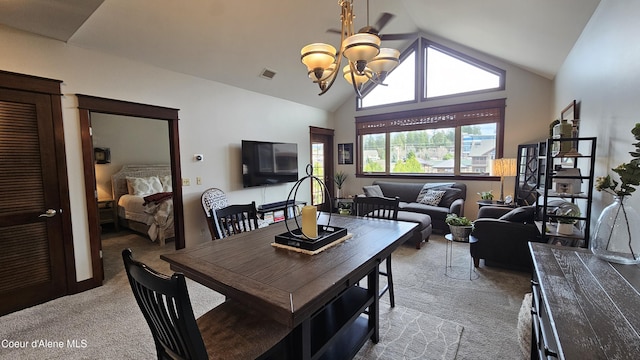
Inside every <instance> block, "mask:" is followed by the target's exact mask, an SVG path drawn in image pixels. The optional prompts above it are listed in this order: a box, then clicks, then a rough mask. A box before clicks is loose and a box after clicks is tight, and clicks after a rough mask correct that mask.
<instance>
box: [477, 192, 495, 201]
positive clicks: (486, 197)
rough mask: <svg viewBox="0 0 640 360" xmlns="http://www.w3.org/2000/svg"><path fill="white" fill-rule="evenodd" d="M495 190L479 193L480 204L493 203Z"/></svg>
mask: <svg viewBox="0 0 640 360" xmlns="http://www.w3.org/2000/svg"><path fill="white" fill-rule="evenodd" d="M492 191H493V190H489V191H481V192H479V193H478V195H480V199H481V200H480V202H483V203H491V202H492V201H493V193H492Z"/></svg>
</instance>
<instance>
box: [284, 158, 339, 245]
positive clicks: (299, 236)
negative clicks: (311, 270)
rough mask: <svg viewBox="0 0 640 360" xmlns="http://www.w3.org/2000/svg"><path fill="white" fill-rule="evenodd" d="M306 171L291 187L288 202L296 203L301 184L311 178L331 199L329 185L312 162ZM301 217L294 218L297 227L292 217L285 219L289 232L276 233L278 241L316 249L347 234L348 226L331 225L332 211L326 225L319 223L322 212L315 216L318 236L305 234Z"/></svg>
mask: <svg viewBox="0 0 640 360" xmlns="http://www.w3.org/2000/svg"><path fill="white" fill-rule="evenodd" d="M305 171H306V174H307V176H305V177H303V178H301V179H300V180H298V181H296V183H295V184H294V185H293V187H292V188H291V191H290V192H289V196H287V204H295V201H296V197H297V196H298V190H299V189H300V185H301V184H302V183H303V182H304V181H305V180H307V179H309V180H310V181H312V182H313V181H315V182H316V183H317V184H318V185H319V186H320V188H321V189H322V190H323V193H324V194H325V196H326V198H327V199H331V194H329V190H328V189H327V186H326V185H325V183H324V182H323V181H322V180H321V179H320V178H318V177H317V176H314V175H313V167H312V166H311V164H307V167H306V170H305ZM303 215H304V214H303ZM300 218H301V217H298V216H295V217H294V218H293V220H294V222H295V225H296V227H295V228H293V229H292V228H291V227H289V220H290V219H289V218H287V219H285V222H284V223H285V226H286V228H287V232H286V233H284V234H280V235H276V238H275V241H276V243H278V244H282V245H287V246H291V247H295V248H301V249H304V250H311V251H315V250H317V249H319V248H321V247H324V246H326V245H328V244H330V243H332V242H334V241H336V240H339V239H341V238H342V237H344V236H346V235H347V229H346V228H340V227H337V226H331V225H330V224H331V212H329V218H328V220H327V224H326V225H321V224H318V223H317V222H318V219H319V218H320V213H317V215H316V216H315V226H316V227H317V236H315V237H311V236H308V234H305V232H304V231H302V229H303V226H301V224H300V221H299V219H300ZM305 220H306V219H303V223H305Z"/></svg>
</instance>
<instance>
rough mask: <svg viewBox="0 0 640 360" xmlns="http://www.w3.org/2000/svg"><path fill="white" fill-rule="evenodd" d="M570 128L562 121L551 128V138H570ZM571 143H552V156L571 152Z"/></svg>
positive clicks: (567, 123) (569, 125) (565, 121)
mask: <svg viewBox="0 0 640 360" xmlns="http://www.w3.org/2000/svg"><path fill="white" fill-rule="evenodd" d="M571 130H572V126H571V124H569V122H567V120H565V119H563V120H562V121H560V123H559V124H558V125H556V126H554V127H553V138H554V139H562V138H570V137H571ZM571 145H572V143H571V142H570V141H554V142H553V149H552V150H553V151H552V154H553V155H554V156H558V155H564V154H566V153H568V152H569V150H571Z"/></svg>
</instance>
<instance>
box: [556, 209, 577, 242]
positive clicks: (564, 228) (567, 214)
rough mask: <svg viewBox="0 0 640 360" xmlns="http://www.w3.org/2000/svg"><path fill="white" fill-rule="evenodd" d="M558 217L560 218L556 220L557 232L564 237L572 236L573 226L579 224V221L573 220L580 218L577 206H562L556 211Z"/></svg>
mask: <svg viewBox="0 0 640 360" xmlns="http://www.w3.org/2000/svg"><path fill="white" fill-rule="evenodd" d="M572 205H573V204H572ZM556 215H559V216H560V217H558V218H556V219H557V221H558V227H557V229H556V232H557V233H558V234H562V235H572V234H573V225H574V224H575V223H576V222H578V220H576V219H573V218H575V217H578V216H580V209H579V208H578V207H577V206H575V205H574V206H560V207H559V208H558V210H557V211H556Z"/></svg>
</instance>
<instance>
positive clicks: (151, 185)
mask: <svg viewBox="0 0 640 360" xmlns="http://www.w3.org/2000/svg"><path fill="white" fill-rule="evenodd" d="M127 187H128V188H129V194H130V195H136V196H146V195H151V194H155V193H159V192H162V183H161V182H160V179H158V177H157V176H151V177H148V178H136V177H127Z"/></svg>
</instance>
